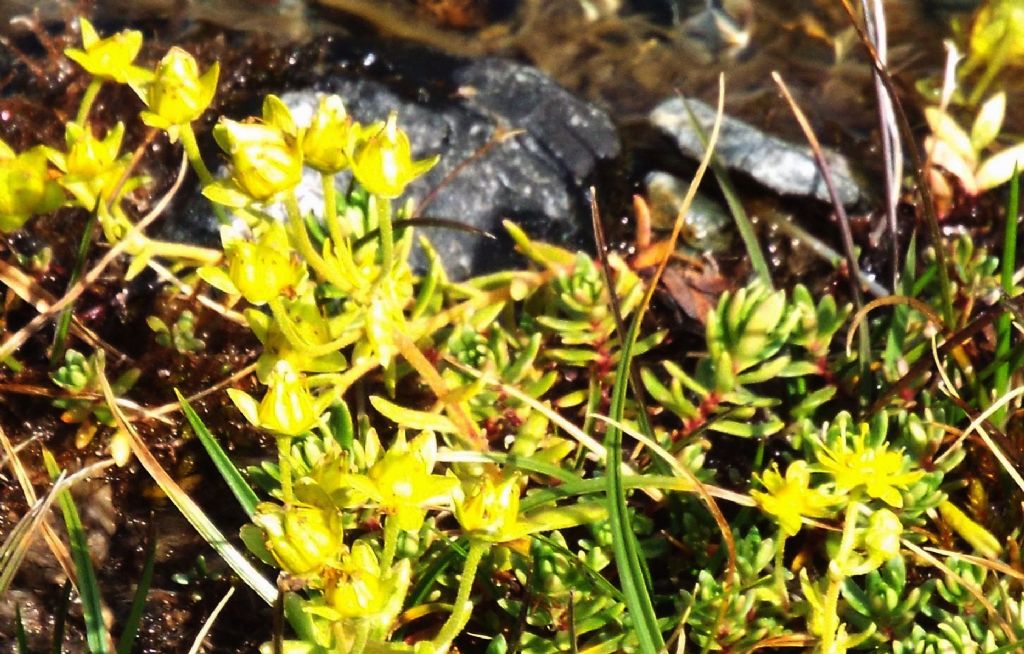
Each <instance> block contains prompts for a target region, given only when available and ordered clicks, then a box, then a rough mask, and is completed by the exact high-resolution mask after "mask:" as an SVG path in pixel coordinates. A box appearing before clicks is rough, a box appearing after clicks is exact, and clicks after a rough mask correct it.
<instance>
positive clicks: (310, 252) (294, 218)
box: [284, 193, 345, 287]
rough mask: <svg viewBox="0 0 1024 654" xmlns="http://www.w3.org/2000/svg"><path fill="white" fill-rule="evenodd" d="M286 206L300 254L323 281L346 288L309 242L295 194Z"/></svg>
mask: <svg viewBox="0 0 1024 654" xmlns="http://www.w3.org/2000/svg"><path fill="white" fill-rule="evenodd" d="M284 206H285V209H286V210H287V211H288V226H289V227H291V236H292V241H293V242H294V245H295V247H296V248H297V249H298V251H299V254H301V255H302V258H304V259H305V260H306V263H308V264H309V267H310V268H312V269H313V270H314V271H315V272H316V274H317V275H319V276H320V278H321V279H322V280H324V281H327V282H330V283H331V284H334V285H335V286H339V287H344V285H345V284H344V283H343V281H344V280H340V279H338V276H337V275H336V274H335V271H333V270H331V268H330V266H328V265H327V262H326V261H325V260H324V258H323V257H322V256H321V255H320V253H319V252H317V251H316V248H315V247H313V241H311V240H309V232H307V231H306V223H305V221H304V220H303V219H302V211H301V210H300V209H299V201H298V200H297V199H296V198H295V193H289V194H288V195H287V196H286V197H285V201H284Z"/></svg>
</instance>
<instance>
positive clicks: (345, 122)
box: [302, 95, 359, 174]
mask: <svg viewBox="0 0 1024 654" xmlns="http://www.w3.org/2000/svg"><path fill="white" fill-rule="evenodd" d="M358 133H359V128H358V126H356V125H353V123H352V118H351V117H350V116H349V115H348V114H347V113H345V106H344V105H343V104H342V102H341V98H339V97H338V96H336V95H329V96H327V97H324V98H321V99H320V106H319V107H317V110H316V113H314V114H313V119H312V122H310V124H309V127H308V128H307V129H306V135H305V137H304V138H303V140H302V152H303V154H304V155H305V159H306V165H308V166H309V167H310V168H313V169H315V170H318V171H320V172H321V173H324V174H332V173H337V172H339V171H341V170H343V169H344V168H345V167H346V166H348V163H349V155H350V154H351V153H352V147H353V146H354V140H355V137H356V136H357V135H358Z"/></svg>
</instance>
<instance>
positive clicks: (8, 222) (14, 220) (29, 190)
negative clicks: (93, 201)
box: [0, 141, 64, 232]
mask: <svg viewBox="0 0 1024 654" xmlns="http://www.w3.org/2000/svg"><path fill="white" fill-rule="evenodd" d="M63 202H64V193H63V192H62V191H61V190H60V186H58V185H57V184H56V183H55V182H53V181H52V180H51V179H50V169H49V167H48V166H47V165H46V153H45V151H44V150H43V149H42V148H32V149H30V150H26V151H25V152H22V153H21V154H15V153H14V150H12V149H11V148H10V146H8V145H7V144H6V143H4V142H3V141H0V231H3V232H9V231H12V230H15V229H20V228H21V226H22V225H24V224H25V221H27V220H28V219H29V218H31V217H32V216H34V215H36V214H41V213H48V212H50V211H53V210H54V209H56V208H57V207H59V206H60V205H61V203H63Z"/></svg>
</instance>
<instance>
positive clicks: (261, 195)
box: [203, 95, 302, 207]
mask: <svg viewBox="0 0 1024 654" xmlns="http://www.w3.org/2000/svg"><path fill="white" fill-rule="evenodd" d="M213 138H214V139H215V140H216V141H217V144H218V145H220V147H221V149H223V150H224V152H226V153H227V154H228V156H229V157H230V158H231V181H230V183H225V182H216V183H214V184H210V185H208V186H207V187H206V188H204V189H203V194H204V195H206V196H207V197H208V198H210V199H211V200H213V201H214V202H217V203H219V204H223V205H225V206H229V207H242V206H245V205H246V204H248V203H249V202H252V201H256V202H264V203H265V202H271V201H273V200H274V199H275V197H276V196H278V195H280V194H281V193H285V192H288V191H291V190H292V189H294V188H295V187H296V186H297V185H298V184H299V181H300V180H301V179H302V149H301V147H300V145H301V144H300V143H299V134H298V130H297V129H296V128H295V123H294V121H293V119H292V116H291V112H289V111H288V107H287V106H285V104H284V103H283V102H281V99H280V98H278V97H277V96H274V95H268V96H267V98H266V100H264V102H263V120H262V121H259V122H256V121H249V122H241V123H240V122H237V121H234V120H229V119H227V118H221V122H220V123H218V124H217V126H216V127H214V128H213Z"/></svg>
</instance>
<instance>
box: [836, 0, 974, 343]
mask: <svg viewBox="0 0 1024 654" xmlns="http://www.w3.org/2000/svg"><path fill="white" fill-rule="evenodd" d="M840 3H841V4H842V6H843V10H844V11H845V12H846V15H847V16H848V17H849V19H850V24H851V25H853V29H854V30H856V32H857V36H858V37H859V38H860V42H861V45H863V46H864V49H865V50H867V52H868V56H869V58H870V59H871V65H872V66H874V69H875V71H876V72H877V73H878V75H879V77H880V78H881V80H882V83H883V84H884V85H885V90H886V91H888V92H889V97H890V98H891V99H892V106H893V109H895V115H896V119H897V124H898V125H899V128H900V133H901V134H902V135H903V140H904V141H906V143H907V146H908V147H907V151H908V152H909V153H910V158H911V163H912V164H913V167H914V177H915V179H916V181H917V192H918V194H919V195H920V197H921V204H922V205H923V206H922V207H921V210H922V211H923V212H924V216H925V223H926V224H927V225H928V232H929V235H930V237H931V240H932V244H933V245H934V246H935V263H936V265H937V267H938V274H939V286H940V287H941V289H942V318H943V320H944V321H945V322H946V323H947V326H949V327H952V326H953V321H954V316H953V298H952V296H951V295H952V291H951V286H950V281H949V270H948V268H947V267H946V253H945V251H944V250H943V240H942V231H941V230H940V229H939V217H938V216H937V215H936V214H935V200H934V198H932V193H931V189H930V188H929V187H928V184H927V182H926V180H925V178H924V164H923V163H922V161H921V156H920V155H919V154H918V152H917V149H916V148H914V147H913V143H914V133H913V131H912V130H911V129H910V121H909V120H908V119H907V114H906V112H905V111H904V110H903V103H902V102H900V99H899V96H898V95H896V85H895V84H894V83H893V81H892V77H891V76H890V75H889V71H888V70H886V67H885V64H883V63H882V61H881V59H879V57H878V51H877V50H875V46H874V45H873V44H872V43H871V39H870V38H869V37H868V35H867V33H866V32H865V31H864V28H863V26H862V25H861V24H860V21H859V20H857V15H856V13H855V12H854V11H853V7H852V6H850V2H849V0H840Z"/></svg>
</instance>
